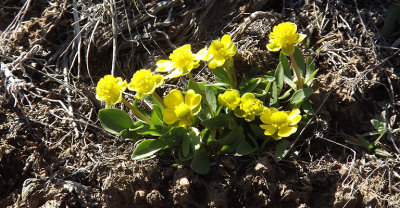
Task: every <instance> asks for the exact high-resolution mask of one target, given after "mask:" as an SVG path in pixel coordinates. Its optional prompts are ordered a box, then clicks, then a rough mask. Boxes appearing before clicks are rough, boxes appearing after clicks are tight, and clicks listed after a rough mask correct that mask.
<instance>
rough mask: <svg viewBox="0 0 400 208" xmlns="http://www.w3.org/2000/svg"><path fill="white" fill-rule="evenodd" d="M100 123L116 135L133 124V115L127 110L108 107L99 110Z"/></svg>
mask: <svg viewBox="0 0 400 208" xmlns="http://www.w3.org/2000/svg"><path fill="white" fill-rule="evenodd" d="M99 120H100V124H101V126H102V127H103V129H104V130H106V131H107V132H110V133H112V134H115V135H120V134H121V131H122V130H124V129H127V128H129V127H131V126H133V122H132V119H131V117H130V116H129V115H128V114H127V113H125V111H123V110H120V109H116V108H107V109H102V110H100V111H99Z"/></svg>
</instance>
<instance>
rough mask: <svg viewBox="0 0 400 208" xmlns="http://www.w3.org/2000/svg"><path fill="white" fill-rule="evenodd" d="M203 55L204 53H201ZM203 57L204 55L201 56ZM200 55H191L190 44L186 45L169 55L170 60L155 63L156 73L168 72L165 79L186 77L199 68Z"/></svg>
mask: <svg viewBox="0 0 400 208" xmlns="http://www.w3.org/2000/svg"><path fill="white" fill-rule="evenodd" d="M201 52H202V53H204V51H201ZM203 56H204V55H203ZM201 57H202V55H201V54H193V53H192V50H191V46H190V44H186V45H184V46H181V47H179V48H177V49H175V50H174V51H173V52H172V54H170V55H169V59H170V60H159V61H157V63H156V65H157V69H156V71H157V72H170V74H168V75H167V76H166V77H165V78H166V79H170V78H175V77H180V76H183V75H186V74H188V73H190V71H192V69H195V68H197V67H199V65H200V64H199V62H200V58H201Z"/></svg>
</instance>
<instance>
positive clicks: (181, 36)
mask: <svg viewBox="0 0 400 208" xmlns="http://www.w3.org/2000/svg"><path fill="white" fill-rule="evenodd" d="M26 2H30V4H29V7H28V9H27V10H26V11H23V10H24V7H23V6H24V3H25V1H18V0H6V1H1V3H0V31H1V32H2V33H1V38H0V62H1V73H0V78H1V79H0V81H1V82H0V91H1V93H0V94H1V96H0V207H399V206H400V163H399V162H400V159H399V156H400V152H399V151H398V149H397V147H398V145H399V144H398V143H399V134H393V137H392V139H393V141H391V140H390V139H386V137H385V139H383V140H382V141H381V144H380V148H382V149H384V150H386V151H388V152H389V153H391V154H392V155H393V157H392V158H386V159H385V158H379V157H376V156H375V155H373V154H368V153H367V152H365V150H363V149H362V148H360V147H357V146H354V145H350V144H349V143H346V142H345V139H347V138H349V137H355V136H356V134H362V133H365V132H369V131H372V130H373V127H372V125H371V124H370V120H371V119H372V118H374V117H375V115H377V114H380V113H381V111H382V109H381V108H380V107H379V102H382V101H386V102H387V103H388V104H389V108H388V109H387V117H388V118H392V119H395V115H399V112H400V111H399V109H400V97H399V95H400V80H399V68H400V56H399V52H400V48H398V47H399V44H396V43H397V42H398V41H399V38H400V31H396V32H395V33H394V34H393V35H391V36H390V37H384V36H382V35H381V33H380V29H381V28H382V26H383V23H384V19H385V16H386V14H385V12H386V9H387V7H388V5H389V3H387V2H384V1H378V0H375V1H357V0H353V1H351V0H328V1H321V0H314V1H312V0H306V1H294V0H293V1H292V0H289V1H283V2H285V4H284V5H282V1H279V2H280V3H276V2H274V1H272V0H271V1H250V0H248V1H239V0H233V1H217V0H210V1H193V0H189V1H178V0H172V1H159V0H156V1H118V2H117V3H116V8H115V9H116V11H115V12H114V13H113V12H111V8H110V5H109V4H108V3H101V1H81V0H76V1H71V0H70V1H60V0H51V1H43V0H39V1H26ZM74 2H76V9H77V10H76V11H77V16H75V17H74V11H75V10H74ZM104 2H105V1H104ZM277 2H278V1H277ZM367 2H368V3H367ZM20 11H21V14H24V16H23V18H22V16H20V18H18V12H20ZM112 14H117V15H116V16H117V23H118V24H117V26H118V28H117V29H118V30H117V32H118V34H113V30H112V16H113V15H112ZM14 18H16V19H15V21H14V22H13V20H14ZM76 18H77V19H76ZM282 21H291V22H295V23H296V24H298V27H299V31H301V32H302V33H305V34H307V35H308V37H310V40H309V46H308V48H307V46H304V45H303V46H302V48H303V52H304V53H306V54H307V55H309V56H311V57H313V58H314V59H315V62H316V66H317V68H318V69H319V72H318V75H317V79H316V81H315V83H314V86H313V88H314V91H315V94H314V95H313V98H312V99H313V103H314V105H315V106H316V108H318V107H319V106H321V109H320V111H319V112H318V115H317V119H316V120H315V121H314V122H313V123H312V125H310V126H308V131H306V132H307V133H305V134H304V135H302V136H301V138H300V140H299V141H298V143H297V144H296V147H295V152H297V153H298V154H290V155H289V157H287V158H286V159H285V160H283V161H282V162H280V163H279V164H276V163H275V162H274V161H273V159H272V157H271V153H272V149H270V148H266V150H265V152H264V153H263V154H262V155H261V156H260V157H259V158H256V159H255V160H254V159H253V158H250V157H234V156H232V155H222V156H215V158H213V161H214V162H212V164H211V170H210V172H209V174H207V175H198V174H196V173H194V172H193V171H192V170H190V169H189V168H186V167H178V168H176V167H172V166H171V164H173V163H174V161H175V159H174V155H173V154H172V153H167V152H164V153H161V154H158V155H157V156H156V157H153V158H150V159H147V160H144V161H132V160H131V159H130V155H131V153H132V151H133V149H134V145H135V144H133V143H131V142H127V141H123V140H122V139H121V138H117V137H114V136H112V135H109V134H108V133H106V132H105V131H103V130H102V129H101V126H100V124H99V122H98V119H97V111H98V110H99V109H100V108H101V105H100V104H99V103H98V101H97V100H96V99H95V97H94V87H95V84H96V82H97V81H98V80H99V79H100V78H101V77H103V76H104V75H105V74H108V73H110V70H111V66H112V54H113V37H117V43H118V45H117V48H116V49H117V50H116V51H117V59H116V62H117V65H116V74H117V75H119V76H122V77H124V78H128V77H129V76H131V75H132V74H133V71H135V70H137V69H140V68H152V66H153V65H154V63H155V61H156V60H157V59H158V58H160V57H165V54H168V53H169V52H170V51H171V50H172V49H173V48H172V47H173V45H175V46H180V45H182V44H185V43H191V44H193V47H194V49H195V50H198V49H200V48H201V47H202V46H203V45H205V44H208V43H210V41H211V40H213V39H216V38H218V37H220V36H221V35H222V34H224V33H230V34H231V35H232V37H233V40H234V42H235V43H236V45H237V46H238V54H237V55H236V57H235V64H236V69H237V71H238V76H239V77H243V74H244V73H245V72H246V71H248V70H251V69H255V68H259V69H260V73H263V72H267V71H269V70H273V69H274V68H275V67H276V65H277V57H278V56H277V53H271V52H268V51H267V50H266V47H265V45H266V43H267V42H268V34H269V33H270V31H271V29H272V27H273V26H274V25H276V24H278V23H280V22H282ZM16 23H20V24H16ZM76 25H77V26H78V27H77V28H75V26H76ZM128 25H129V26H128ZM8 26H10V27H8ZM75 29H77V30H78V32H77V31H76V30H75ZM79 31H80V32H79ZM321 40H322V41H321ZM78 42H79V44H78ZM78 46H80V48H79V47H78ZM317 49H318V52H316V51H317ZM78 52H79V53H78ZM87 54H88V55H87ZM7 71H8V72H11V73H8V72H7ZM196 73H198V75H199V76H197V78H199V77H200V78H199V79H201V77H203V79H205V78H204V76H209V74H207V73H206V72H204V70H197V71H196ZM183 81H184V80H181V79H178V80H174V81H171V82H170V83H167V85H166V86H165V88H163V89H161V91H165V90H166V88H176V87H182V86H183V85H184V84H183V83H184V82H183ZM393 123H394V125H393V128H399V122H398V121H394V122H393ZM374 139H375V138H371V141H373V140H374Z"/></svg>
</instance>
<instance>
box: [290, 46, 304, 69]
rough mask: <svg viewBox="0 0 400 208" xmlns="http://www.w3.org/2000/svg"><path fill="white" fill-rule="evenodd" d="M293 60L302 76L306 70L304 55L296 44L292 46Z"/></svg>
mask: <svg viewBox="0 0 400 208" xmlns="http://www.w3.org/2000/svg"><path fill="white" fill-rule="evenodd" d="M293 57H294V60H295V62H296V64H297V67H298V68H299V70H300V75H301V76H302V77H304V74H305V71H306V64H305V63H304V56H303V54H302V53H301V51H300V49H299V48H298V47H297V46H296V47H294V53H293Z"/></svg>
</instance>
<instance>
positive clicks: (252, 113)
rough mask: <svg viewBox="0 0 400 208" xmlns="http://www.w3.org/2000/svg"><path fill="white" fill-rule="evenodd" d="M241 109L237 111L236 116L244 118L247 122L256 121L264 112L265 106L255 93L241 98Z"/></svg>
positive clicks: (246, 94)
mask: <svg viewBox="0 0 400 208" xmlns="http://www.w3.org/2000/svg"><path fill="white" fill-rule="evenodd" d="M238 107H239V108H236V109H235V111H234V112H235V115H236V116H237V117H240V118H244V119H245V120H246V121H247V122H250V121H252V120H254V119H255V117H256V116H259V115H261V114H262V113H263V112H264V109H265V107H264V105H263V103H262V102H261V100H259V99H257V98H256V96H255V95H254V94H253V93H245V94H244V95H243V96H242V97H241V98H240V104H239V106H238Z"/></svg>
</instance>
